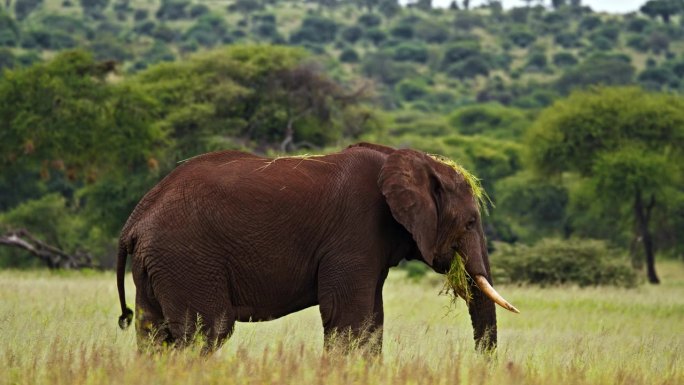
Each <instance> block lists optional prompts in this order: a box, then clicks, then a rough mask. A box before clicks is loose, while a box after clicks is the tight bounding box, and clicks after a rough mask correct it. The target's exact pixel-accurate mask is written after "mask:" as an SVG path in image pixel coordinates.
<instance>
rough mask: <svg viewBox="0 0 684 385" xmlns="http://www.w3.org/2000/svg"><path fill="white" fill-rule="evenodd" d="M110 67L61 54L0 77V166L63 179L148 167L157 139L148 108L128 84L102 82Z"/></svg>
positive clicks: (79, 55) (151, 109)
mask: <svg viewBox="0 0 684 385" xmlns="http://www.w3.org/2000/svg"><path fill="white" fill-rule="evenodd" d="M114 68H115V67H114V63H113V62H101V63H98V62H95V61H94V60H93V58H92V56H91V55H90V54H88V53H84V52H82V51H68V52H65V53H62V54H60V55H58V56H57V57H56V58H55V59H53V60H52V61H50V62H49V63H45V64H42V63H41V64H37V65H35V66H33V67H30V68H27V69H18V70H15V71H10V72H8V73H7V74H6V76H5V77H4V78H1V79H0V99H1V100H2V101H3V103H1V104H0V132H1V133H2V134H0V137H1V138H2V139H1V140H0V153H1V154H2V157H1V158H0V169H5V168H14V167H18V168H29V169H30V168H33V169H38V170H40V171H41V173H42V174H43V175H45V176H47V175H48V172H49V170H50V169H51V168H52V169H55V170H58V171H63V172H65V173H66V174H67V175H68V177H69V178H70V179H81V180H86V181H93V180H95V179H97V177H98V176H99V175H102V174H104V173H110V172H113V171H114V169H124V168H125V167H122V166H124V165H128V166H130V167H133V166H134V165H136V164H143V165H145V164H146V163H147V158H148V157H149V156H152V154H153V149H154V148H155V145H154V143H155V142H156V141H158V140H160V138H161V137H162V135H161V134H160V133H159V132H157V131H156V130H155V129H154V128H152V127H150V126H149V125H148V123H149V121H150V119H151V118H152V115H153V113H154V110H155V107H156V106H155V104H154V102H152V101H151V100H150V99H149V98H147V97H146V96H143V95H142V94H141V93H140V92H139V90H138V89H136V88H134V87H131V86H129V85H125V86H124V85H123V84H120V85H110V84H108V83H107V82H106V81H105V77H106V76H107V74H108V73H110V72H112V71H113V70H114Z"/></svg>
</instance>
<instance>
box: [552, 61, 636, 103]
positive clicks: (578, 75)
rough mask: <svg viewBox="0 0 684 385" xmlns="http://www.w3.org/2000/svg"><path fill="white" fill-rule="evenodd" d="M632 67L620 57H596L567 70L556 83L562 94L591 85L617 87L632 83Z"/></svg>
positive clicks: (633, 70)
mask: <svg viewBox="0 0 684 385" xmlns="http://www.w3.org/2000/svg"><path fill="white" fill-rule="evenodd" d="M634 72H635V69H634V66H633V65H632V64H630V63H629V62H628V61H625V60H624V59H623V58H622V57H618V56H610V55H597V56H593V57H590V58H587V59H586V60H584V61H583V62H582V63H580V64H579V65H577V66H575V67H573V68H571V69H569V70H567V71H566V72H565V73H563V75H562V76H561V77H560V78H559V79H558V81H557V82H556V87H557V88H558V90H559V91H560V92H562V93H565V94H567V93H569V92H570V91H572V90H573V89H581V88H584V87H587V86H592V85H606V86H617V85H627V84H630V83H632V81H633V79H634Z"/></svg>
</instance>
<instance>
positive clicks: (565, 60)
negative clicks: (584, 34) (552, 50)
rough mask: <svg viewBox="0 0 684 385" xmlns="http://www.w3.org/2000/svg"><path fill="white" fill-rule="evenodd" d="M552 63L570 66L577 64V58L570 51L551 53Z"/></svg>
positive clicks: (559, 65)
mask: <svg viewBox="0 0 684 385" xmlns="http://www.w3.org/2000/svg"><path fill="white" fill-rule="evenodd" d="M553 64H554V65H556V66H557V67H572V66H574V65H575V64H577V58H576V57H575V55H573V54H572V53H570V52H558V53H557V54H554V55H553Z"/></svg>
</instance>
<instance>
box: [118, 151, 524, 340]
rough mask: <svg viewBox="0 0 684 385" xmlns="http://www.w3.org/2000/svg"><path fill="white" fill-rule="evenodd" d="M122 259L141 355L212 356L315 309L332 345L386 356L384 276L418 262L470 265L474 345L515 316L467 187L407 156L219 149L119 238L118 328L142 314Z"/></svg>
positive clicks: (162, 187) (192, 164) (440, 268)
mask: <svg viewBox="0 0 684 385" xmlns="http://www.w3.org/2000/svg"><path fill="white" fill-rule="evenodd" d="M128 255H131V270H132V275H133V280H134V283H135V287H136V295H135V307H136V312H135V325H136V332H137V333H136V334H137V338H138V346H139V347H141V346H142V345H143V344H147V345H148V346H149V345H152V346H163V345H165V344H172V345H173V346H185V345H186V344H187V343H188V342H189V341H191V340H192V338H193V336H197V335H201V336H203V337H204V340H205V341H208V342H207V346H209V342H210V343H211V346H210V347H208V348H207V349H208V350H209V351H213V350H214V349H216V348H218V347H220V346H221V345H222V344H223V343H224V342H225V340H226V339H228V338H229V337H230V335H231V333H232V332H233V329H234V325H235V322H236V321H240V322H253V321H266V320H271V319H275V318H279V317H282V316H285V315H287V314H290V313H293V312H296V311H299V310H301V309H304V308H308V307H311V306H315V305H319V309H320V315H321V318H322V323H323V329H324V346H325V347H326V348H329V347H330V346H331V345H332V342H331V341H333V337H334V336H340V335H345V336H347V337H348V340H344V341H347V342H346V343H347V344H349V343H351V341H352V339H353V340H354V341H360V344H361V346H366V347H368V348H369V349H371V350H373V351H375V352H380V350H381V348H382V326H383V320H384V313H383V299H382V289H383V284H384V282H385V279H386V278H387V275H388V270H389V268H390V267H393V266H397V265H398V264H399V263H400V262H401V261H402V260H412V259H415V260H420V261H422V262H424V263H426V264H427V265H429V266H430V267H431V268H432V269H433V270H434V271H436V272H437V273H442V274H444V273H446V272H447V271H448V270H449V269H450V266H451V264H452V262H453V259H454V258H463V265H464V266H465V270H466V272H467V273H468V275H469V277H472V278H470V279H469V285H470V287H471V292H472V298H471V300H470V301H469V302H468V310H469V314H470V317H471V320H472V326H473V334H474V340H475V346H476V348H477V349H493V348H495V346H496V342H497V327H496V311H495V306H494V304H495V303H497V304H499V305H501V306H503V307H504V308H507V309H509V310H511V311H515V312H517V309H515V307H513V306H512V305H511V304H510V303H508V302H507V301H506V300H505V299H503V297H501V296H500V295H499V294H498V293H497V292H496V291H495V290H494V288H493V287H492V279H491V274H490V267H489V259H488V258H489V257H488V254H487V247H486V241H485V236H484V233H483V230H482V224H481V215H480V207H479V204H478V201H477V199H476V196H475V194H474V191H473V186H472V183H468V181H467V180H466V178H465V177H464V175H462V174H461V173H459V172H458V171H457V169H455V168H454V167H452V166H450V165H448V164H446V163H445V162H443V161H440V159H439V158H436V157H434V156H430V155H428V154H426V153H423V152H420V151H415V150H412V149H395V148H392V147H387V146H382V145H377V144H371V143H358V144H355V145H352V146H349V147H347V148H346V149H344V150H342V151H340V152H337V153H333V154H329V155H321V156H310V157H309V156H304V157H297V156H294V157H279V158H265V157H261V156H257V155H253V154H249V153H246V152H240V151H220V152H212V153H207V154H203V155H199V156H196V157H194V158H191V159H189V160H187V161H185V162H183V163H182V164H180V165H179V166H178V167H176V168H175V170H173V171H172V172H171V173H170V174H169V175H167V176H166V177H165V178H164V179H163V180H162V181H161V182H159V183H158V184H157V185H156V186H154V187H153V188H152V189H151V190H150V191H149V192H148V193H147V194H146V195H145V196H144V197H143V198H142V199H141V200H140V202H139V203H138V204H137V206H136V207H135V209H134V210H133V212H132V213H131V215H130V217H129V218H128V220H127V222H126V224H125V225H124V227H123V229H122V231H121V236H120V239H119V252H118V259H117V286H118V293H119V300H120V304H121V311H122V314H121V316H120V317H119V326H120V327H121V328H122V329H125V328H126V327H127V326H128V325H129V324H130V323H132V320H133V314H134V313H133V311H132V310H131V309H130V308H128V307H127V305H126V300H125V288H124V276H125V269H126V262H127V258H128ZM198 319H199V320H200V322H195V321H197V320H198ZM198 332H199V334H197V333H198ZM369 335H372V336H374V338H369V337H367V336H369ZM337 341H339V339H338V340H337Z"/></svg>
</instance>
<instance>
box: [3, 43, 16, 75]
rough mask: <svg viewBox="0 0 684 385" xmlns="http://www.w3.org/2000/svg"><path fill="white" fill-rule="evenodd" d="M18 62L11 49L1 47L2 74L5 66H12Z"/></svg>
mask: <svg viewBox="0 0 684 385" xmlns="http://www.w3.org/2000/svg"><path fill="white" fill-rule="evenodd" d="M16 62H17V59H16V58H15V57H14V54H13V53H12V50H11V49H9V48H0V76H2V70H3V68H12V67H14V65H15V64H16Z"/></svg>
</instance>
